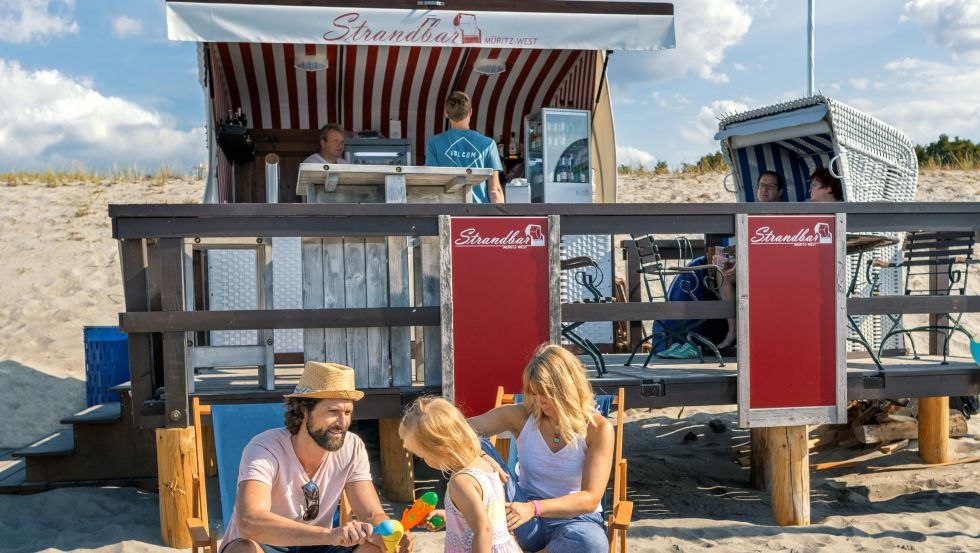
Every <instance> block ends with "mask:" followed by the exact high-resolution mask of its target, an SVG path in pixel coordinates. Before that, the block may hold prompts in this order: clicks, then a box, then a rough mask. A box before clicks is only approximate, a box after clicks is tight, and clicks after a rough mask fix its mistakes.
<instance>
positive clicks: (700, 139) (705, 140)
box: [680, 100, 749, 152]
mask: <svg viewBox="0 0 980 553" xmlns="http://www.w3.org/2000/svg"><path fill="white" fill-rule="evenodd" d="M748 108H749V107H748V105H747V104H744V103H742V102H739V101H736V100H715V101H714V102H711V104H710V105H707V106H701V110H700V111H698V115H697V117H696V118H695V119H694V120H693V121H690V122H689V123H688V124H687V126H685V127H684V128H682V129H681V131H680V134H681V138H683V139H684V140H686V141H688V142H689V143H690V144H688V145H689V146H690V148H689V149H690V150H693V151H704V152H713V151H715V150H717V149H718V141H716V140H715V133H716V132H718V120H719V119H721V118H722V117H723V116H725V115H728V114H730V113H735V112H739V111H745V110H747V109H748Z"/></svg>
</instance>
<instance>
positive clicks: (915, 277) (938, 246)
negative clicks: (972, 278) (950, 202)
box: [867, 231, 980, 365]
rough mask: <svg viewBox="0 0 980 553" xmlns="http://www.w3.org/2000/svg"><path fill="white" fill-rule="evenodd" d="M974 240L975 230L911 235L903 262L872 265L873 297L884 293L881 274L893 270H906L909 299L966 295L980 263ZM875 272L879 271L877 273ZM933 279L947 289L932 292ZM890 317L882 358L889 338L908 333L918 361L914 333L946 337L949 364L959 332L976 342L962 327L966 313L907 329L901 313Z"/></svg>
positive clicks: (908, 236) (880, 350)
mask: <svg viewBox="0 0 980 553" xmlns="http://www.w3.org/2000/svg"><path fill="white" fill-rule="evenodd" d="M974 241H975V236H974V234H973V232H972V231H949V232H910V233H908V234H907V235H906V237H905V244H904V245H903V246H902V260H901V261H900V262H898V263H888V262H885V261H882V260H879V259H874V260H872V261H870V262H869V263H868V269H867V278H868V282H870V283H871V285H872V289H871V290H872V295H877V294H878V293H879V292H880V290H879V285H880V281H881V271H883V270H889V269H904V270H905V285H904V293H905V295H906V296H915V295H939V296H952V295H961V296H962V295H966V288H967V278H968V276H969V268H970V265H972V264H977V263H980V262H978V261H977V260H975V259H973V245H974ZM875 269H879V270H878V271H875ZM933 278H938V279H939V281H940V282H941V283H942V282H943V280H945V281H946V284H945V289H942V288H940V289H938V290H932V288H931V286H930V281H931V280H932V279H933ZM887 317H888V319H889V320H890V321H891V327H890V328H889V329H888V331H887V332H885V333H884V335H883V336H882V339H881V345H880V346H879V348H878V355H879V357H880V356H881V352H882V350H883V348H884V344H885V341H886V340H887V339H888V338H890V337H892V336H895V335H897V334H904V335H906V336H908V339H909V343H910V344H911V347H912V355H913V357H914V358H915V359H918V358H919V353H918V351H916V347H915V341H914V340H912V333H913V332H936V333H940V334H942V335H943V336H944V338H943V361H942V363H943V364H944V365H945V364H946V363H947V362H946V358H947V357H948V356H949V341H950V339H951V338H952V337H953V334H954V333H955V332H961V333H963V335H964V336H966V337H967V338H968V339H970V340H971V341H972V340H973V336H972V335H971V334H970V332H969V331H968V330H967V329H966V328H964V327H963V325H962V324H960V319H962V318H963V313H962V312H961V313H947V314H946V315H945V317H944V318H945V319H946V324H942V323H941V324H934V325H933V324H927V325H922V326H916V327H913V328H905V326H904V324H903V323H902V316H901V315H900V314H899V315H887Z"/></svg>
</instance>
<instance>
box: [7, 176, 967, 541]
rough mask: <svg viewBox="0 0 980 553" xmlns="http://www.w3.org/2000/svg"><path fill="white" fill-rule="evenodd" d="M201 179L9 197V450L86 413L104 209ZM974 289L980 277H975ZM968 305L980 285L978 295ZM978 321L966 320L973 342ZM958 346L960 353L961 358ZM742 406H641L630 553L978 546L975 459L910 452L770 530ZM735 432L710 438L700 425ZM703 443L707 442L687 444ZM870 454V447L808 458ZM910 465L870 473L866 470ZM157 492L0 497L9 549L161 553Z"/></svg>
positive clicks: (694, 187)
mask: <svg viewBox="0 0 980 553" xmlns="http://www.w3.org/2000/svg"><path fill="white" fill-rule="evenodd" d="M202 188H203V186H202V184H201V182H200V181H192V180H171V181H170V182H167V183H165V184H162V185H161V184H156V183H150V182H137V183H123V184H111V185H109V184H102V185H99V184H77V185H67V186H61V187H56V188H49V187H45V186H43V185H40V184H38V185H24V186H19V187H8V186H0V228H2V234H0V259H3V263H2V264H0V283H2V284H3V293H2V294H0V325H2V332H0V420H3V424H2V425H0V449H3V448H13V447H20V446H24V445H27V444H28V443H31V442H32V441H34V440H37V439H39V438H42V437H44V436H46V435H47V434H48V433H50V432H52V431H54V430H56V429H58V428H60V426H59V424H58V420H59V419H60V418H62V417H65V416H67V415H70V414H72V413H74V412H76V411H78V410H80V409H81V408H82V407H83V406H84V401H85V399H84V398H85V390H84V388H85V368H84V351H83V342H82V328H83V327H84V326H87V325H115V324H117V314H118V313H119V312H120V311H122V310H123V297H122V294H123V291H122V285H121V283H120V274H119V264H118V250H117V244H116V241H115V240H114V239H113V238H112V235H111V225H110V220H109V218H108V216H107V210H106V206H107V204H110V203H116V204H120V203H197V202H199V201H200V198H201V196H202ZM619 191H620V198H621V201H623V202H718V201H731V200H732V196H731V194H730V193H727V192H725V190H724V189H723V187H722V176H721V175H719V174H706V175H698V176H682V175H673V174H671V175H663V176H649V175H645V176H622V177H621V178H620V184H619ZM917 199H918V200H920V201H978V200H980V172H959V171H944V172H931V173H927V174H924V175H922V176H921V177H920V181H919V192H918V195H917ZM970 278H971V280H972V281H973V283H974V284H975V285H977V284H980V272H975V273H974V274H973V275H971V277H970ZM971 294H980V288H977V287H971ZM978 319H980V316H978V315H976V314H971V315H969V316H968V317H967V318H966V319H965V320H966V323H967V326H968V327H969V328H970V329H971V331H973V332H975V333H980V321H978ZM965 348H966V344H965V340H963V339H962V338H959V339H957V340H956V341H954V343H953V351H954V353H959V354H963V353H964V352H965ZM733 411H734V406H723V407H712V408H695V407H688V408H686V409H684V410H683V412H682V413H681V412H680V409H677V408H673V409H660V410H652V411H648V410H646V409H632V410H630V411H628V417H627V424H626V428H625V432H626V438H625V446H626V456H627V457H628V458H629V459H630V473H629V482H630V485H629V494H630V497H631V499H632V500H634V501H635V502H636V507H635V510H634V515H633V526H632V528H631V530H630V533H629V536H630V542H629V550H630V551H660V550H665V551H670V550H676V551H700V550H706V549H712V550H713V551H732V552H735V551H762V550H785V551H810V550H816V549H820V548H829V549H831V550H845V549H847V550H857V551H861V550H873V551H877V550H890V549H896V548H897V549H904V550H909V551H916V550H918V551H975V550H976V546H977V543H980V542H978V538H980V522H978V521H980V463H973V464H965V465H956V466H949V467H931V468H930V467H925V466H922V465H919V464H918V457H917V455H916V452H915V442H913V444H912V446H911V447H910V448H908V449H906V450H903V451H900V452H897V453H894V454H892V455H889V456H887V457H882V458H881V459H877V460H871V461H869V462H868V463H867V464H865V465H862V466H860V467H857V468H850V469H838V470H834V471H821V472H814V473H813V474H812V482H811V488H812V493H811V509H812V520H813V525H811V526H810V527H807V528H780V527H775V526H772V525H771V524H772V522H771V521H772V519H771V514H770V513H771V511H770V507H769V498H768V496H767V495H766V494H763V493H760V492H758V491H756V490H754V489H752V488H750V487H749V486H748V474H747V469H745V468H743V467H741V466H740V465H738V464H737V463H736V462H735V461H736V459H735V456H734V454H732V453H731V452H730V446H731V445H732V444H733V443H739V442H740V441H744V437H745V436H746V434H747V432H746V431H744V430H739V429H737V428H736V425H735V414H734V412H733ZM714 418H718V419H721V420H722V421H724V422H725V424H726V430H725V431H723V432H721V433H715V432H714V431H712V430H711V429H709V428H708V427H707V424H706V423H707V421H709V420H711V419H714ZM978 420H980V417H974V419H972V420H971V421H970V427H969V428H970V433H969V435H968V436H967V437H965V438H960V439H956V440H953V448H954V452H953V454H954V457H957V458H959V457H967V456H976V455H980V440H978V438H977V436H978V435H980V426H978ZM688 432H694V433H695V435H697V436H698V439H697V440H695V441H693V442H689V443H688V442H684V441H683V437H684V435H685V434H687V433H688ZM858 455H868V456H870V457H875V456H878V455H880V454H876V450H875V449H865V450H860V449H859V450H837V451H833V452H831V453H830V454H821V455H818V456H814V457H813V458H812V459H811V462H818V461H822V460H826V459H825V458H846V457H854V456H858ZM895 465H911V468H910V469H909V470H904V471H892V472H876V471H873V470H871V468H870V467H874V466H895ZM165 549H166V548H165V547H163V546H162V541H161V539H160V536H159V512H158V507H157V497H156V495H155V494H154V493H147V492H143V491H139V490H135V489H130V488H69V489H59V490H53V491H49V492H45V493H40V494H35V495H29V496H10V495H7V496H2V495H0V553H13V552H28V551H41V550H51V551H90V550H94V551H100V552H110V551H113V552H114V551H134V552H152V551H163V550H165ZM417 550H418V551H422V552H434V551H441V550H442V538H441V534H426V533H421V534H420V535H419V538H418V547H417Z"/></svg>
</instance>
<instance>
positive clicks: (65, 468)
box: [0, 383, 157, 493]
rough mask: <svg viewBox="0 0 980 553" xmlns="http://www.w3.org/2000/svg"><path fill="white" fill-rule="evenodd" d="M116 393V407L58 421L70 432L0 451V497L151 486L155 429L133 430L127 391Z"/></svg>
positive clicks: (101, 406) (125, 387) (154, 468)
mask: <svg viewBox="0 0 980 553" xmlns="http://www.w3.org/2000/svg"><path fill="white" fill-rule="evenodd" d="M127 384H128V383H127ZM116 388H117V390H116V391H118V392H119V393H120V401H119V402H112V403H105V404H99V405H93V406H92V407H89V408H87V409H84V410H82V411H80V412H78V413H76V414H74V415H71V416H69V417H65V418H63V419H61V423H62V424H67V425H70V426H71V428H68V429H65V430H59V431H57V432H55V433H53V434H51V435H50V436H47V437H45V438H42V439H40V440H38V441H36V442H34V443H33V444H31V445H29V446H27V447H24V448H21V449H18V450H16V451H7V452H0V493H31V492H35V491H42V490H45V489H50V488H52V487H61V486H77V485H105V484H128V485H134V484H135V485H141V486H147V485H152V483H153V482H155V480H156V472H157V466H156V436H155V430H154V429H139V428H134V427H133V425H132V421H133V417H132V402H131V400H130V395H129V386H128V385H125V384H124V385H120V386H117V387H116Z"/></svg>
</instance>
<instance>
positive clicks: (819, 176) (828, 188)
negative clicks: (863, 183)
mask: <svg viewBox="0 0 980 553" xmlns="http://www.w3.org/2000/svg"><path fill="white" fill-rule="evenodd" d="M810 201H811V202H843V201H844V189H843V187H841V184H840V180H839V179H838V178H837V177H835V176H834V175H832V174H831V173H830V171H829V170H828V169H826V168H824V167H821V168H820V169H817V170H816V171H814V172H813V173H812V174H811V175H810Z"/></svg>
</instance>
